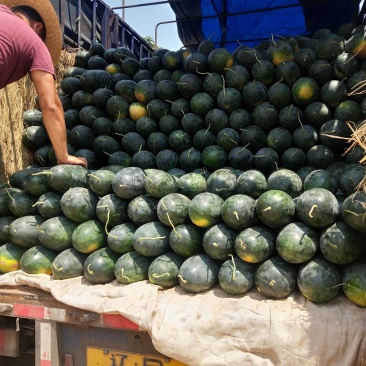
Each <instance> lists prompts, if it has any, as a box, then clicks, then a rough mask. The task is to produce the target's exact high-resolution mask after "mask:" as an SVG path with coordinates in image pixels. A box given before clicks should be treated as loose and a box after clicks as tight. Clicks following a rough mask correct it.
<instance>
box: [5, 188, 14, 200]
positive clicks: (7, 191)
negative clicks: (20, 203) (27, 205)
mask: <svg viewBox="0 0 366 366" xmlns="http://www.w3.org/2000/svg"><path fill="white" fill-rule="evenodd" d="M5 190H6V193H7V194H8V196H9V198H11V199H12V200H13V201H14V198H13V197H12V196H11V194H10V192H9V190H8V189H7V188H5Z"/></svg>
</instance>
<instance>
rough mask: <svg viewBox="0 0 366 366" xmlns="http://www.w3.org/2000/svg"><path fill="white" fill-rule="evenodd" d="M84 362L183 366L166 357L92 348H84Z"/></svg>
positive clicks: (96, 365)
mask: <svg viewBox="0 0 366 366" xmlns="http://www.w3.org/2000/svg"><path fill="white" fill-rule="evenodd" d="M86 360H87V361H86V362H87V363H86V366H185V365H184V364H183V363H181V362H179V361H176V360H173V359H170V358H167V357H162V356H155V355H144V354H141V353H131V352H124V351H116V350H110V349H105V348H94V347H87V348H86Z"/></svg>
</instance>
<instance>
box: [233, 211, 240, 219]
mask: <svg viewBox="0 0 366 366" xmlns="http://www.w3.org/2000/svg"><path fill="white" fill-rule="evenodd" d="M233 215H234V216H235V218H236V219H237V220H238V221H239V215H238V212H237V211H234V212H233Z"/></svg>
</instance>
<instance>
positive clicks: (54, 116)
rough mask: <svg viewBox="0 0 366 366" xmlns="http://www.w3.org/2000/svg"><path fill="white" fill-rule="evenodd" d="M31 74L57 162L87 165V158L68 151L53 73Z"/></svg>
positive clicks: (35, 72)
mask: <svg viewBox="0 0 366 366" xmlns="http://www.w3.org/2000/svg"><path fill="white" fill-rule="evenodd" d="M30 76H31V78H32V81H33V84H34V86H35V88H36V92H37V95H38V102H39V106H40V108H41V111H42V117H43V124H44V127H45V128H46V130H47V133H48V136H49V138H50V140H51V143H52V146H53V148H54V150H55V154H56V158H57V163H58V164H74V165H83V166H84V167H87V161H86V159H84V158H78V157H75V156H72V155H69V154H68V152H67V140H66V125H65V118H64V111H63V107H62V103H61V100H60V98H59V96H58V94H57V92H56V89H55V84H54V79H53V75H51V74H50V73H48V72H46V71H42V70H34V71H31V72H30Z"/></svg>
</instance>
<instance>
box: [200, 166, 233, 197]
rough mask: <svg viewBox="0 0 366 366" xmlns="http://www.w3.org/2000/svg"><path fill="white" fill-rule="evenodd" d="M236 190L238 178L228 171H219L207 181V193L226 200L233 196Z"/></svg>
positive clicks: (212, 174) (223, 169)
mask: <svg viewBox="0 0 366 366" xmlns="http://www.w3.org/2000/svg"><path fill="white" fill-rule="evenodd" d="M235 188H236V176H235V174H234V173H233V172H231V171H230V170H228V169H225V168H222V169H217V170H215V171H214V172H212V173H211V174H210V176H209V177H208V179H207V186H206V192H210V193H214V194H217V195H218V196H220V197H221V198H223V199H224V200H225V199H226V198H228V197H230V196H232V195H233V193H234V192H235Z"/></svg>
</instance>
